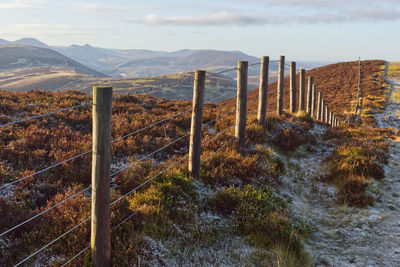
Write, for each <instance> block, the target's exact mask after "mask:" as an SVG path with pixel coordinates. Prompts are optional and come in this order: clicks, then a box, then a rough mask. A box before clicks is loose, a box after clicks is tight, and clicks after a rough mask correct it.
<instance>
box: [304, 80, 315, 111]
mask: <svg viewBox="0 0 400 267" xmlns="http://www.w3.org/2000/svg"><path fill="white" fill-rule="evenodd" d="M313 83H314V78H313V77H308V88H307V107H306V112H307V113H309V114H311V112H312V111H311V107H312V102H311V101H312V88H313Z"/></svg>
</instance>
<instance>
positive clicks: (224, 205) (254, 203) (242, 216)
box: [209, 185, 305, 258]
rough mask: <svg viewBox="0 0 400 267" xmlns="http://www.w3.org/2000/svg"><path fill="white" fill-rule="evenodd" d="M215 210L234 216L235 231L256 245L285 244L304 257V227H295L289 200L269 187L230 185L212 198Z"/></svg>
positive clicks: (271, 246) (274, 245)
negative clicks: (264, 188) (289, 209)
mask: <svg viewBox="0 0 400 267" xmlns="http://www.w3.org/2000/svg"><path fill="white" fill-rule="evenodd" d="M209 205H210V207H211V208H212V209H214V210H216V211H217V212H220V213H223V214H225V215H232V216H233V218H234V220H235V222H236V232H237V233H238V234H240V235H244V236H246V237H247V238H248V240H249V242H250V243H251V244H253V245H255V246H257V247H266V248H273V247H276V246H284V247H286V248H287V249H288V251H289V253H291V254H294V255H295V256H296V257H297V258H302V257H305V253H304V251H303V246H302V242H301V237H300V236H301V234H302V233H303V230H304V229H298V228H296V227H294V226H293V225H292V224H291V223H290V221H289V220H288V218H287V217H286V215H285V212H286V203H285V201H284V200H282V199H281V198H279V197H278V196H276V195H274V194H273V193H272V192H271V191H269V190H263V189H256V188H253V187H252V186H250V185H247V186H245V187H244V188H236V187H229V188H226V189H223V190H221V191H218V192H217V193H216V195H215V196H214V197H213V198H212V199H211V200H210V202H209Z"/></svg>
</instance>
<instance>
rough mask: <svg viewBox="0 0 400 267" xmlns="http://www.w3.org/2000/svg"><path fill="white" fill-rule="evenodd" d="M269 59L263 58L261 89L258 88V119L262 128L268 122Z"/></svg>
mask: <svg viewBox="0 0 400 267" xmlns="http://www.w3.org/2000/svg"><path fill="white" fill-rule="evenodd" d="M268 72H269V57H262V58H261V71H260V87H259V88H258V113H257V119H258V122H259V123H260V124H261V125H262V126H264V127H265V126H266V120H267V96H268Z"/></svg>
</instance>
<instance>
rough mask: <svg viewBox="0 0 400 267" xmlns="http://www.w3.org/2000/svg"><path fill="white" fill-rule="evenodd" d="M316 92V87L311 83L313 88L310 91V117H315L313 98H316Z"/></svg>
mask: <svg viewBox="0 0 400 267" xmlns="http://www.w3.org/2000/svg"><path fill="white" fill-rule="evenodd" d="M316 94H317V88H316V86H315V84H313V88H312V91H311V118H314V117H315V100H316V98H317V96H316Z"/></svg>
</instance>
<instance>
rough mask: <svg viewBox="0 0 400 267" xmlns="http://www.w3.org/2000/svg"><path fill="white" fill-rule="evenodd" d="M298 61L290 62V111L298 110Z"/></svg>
mask: <svg viewBox="0 0 400 267" xmlns="http://www.w3.org/2000/svg"><path fill="white" fill-rule="evenodd" d="M296 90H297V85H296V62H290V113H292V114H293V113H295V112H296Z"/></svg>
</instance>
